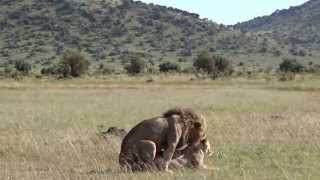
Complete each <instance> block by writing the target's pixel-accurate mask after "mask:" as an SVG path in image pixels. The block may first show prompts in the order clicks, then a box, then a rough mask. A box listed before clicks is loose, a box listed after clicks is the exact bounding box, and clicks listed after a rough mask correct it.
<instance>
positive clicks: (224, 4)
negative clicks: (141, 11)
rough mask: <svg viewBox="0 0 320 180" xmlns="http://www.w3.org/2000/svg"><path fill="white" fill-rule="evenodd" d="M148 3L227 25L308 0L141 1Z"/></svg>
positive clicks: (268, 13)
mask: <svg viewBox="0 0 320 180" xmlns="http://www.w3.org/2000/svg"><path fill="white" fill-rule="evenodd" d="M141 1H143V2H146V3H154V4H160V5H164V6H171V7H175V8H178V9H182V10H186V11H189V12H193V13H197V14H200V16H201V18H208V19H211V20H212V21H214V22H217V23H222V24H226V25H231V24H235V23H237V22H243V21H247V20H250V19H253V18H254V17H258V16H263V15H270V14H272V13H273V12H274V11H276V10H277V9H279V10H280V9H287V8H289V7H290V6H297V5H301V4H303V3H305V2H307V0H141Z"/></svg>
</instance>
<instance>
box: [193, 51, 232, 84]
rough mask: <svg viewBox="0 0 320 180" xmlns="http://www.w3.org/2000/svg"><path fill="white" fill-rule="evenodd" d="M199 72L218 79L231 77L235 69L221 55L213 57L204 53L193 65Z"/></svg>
mask: <svg viewBox="0 0 320 180" xmlns="http://www.w3.org/2000/svg"><path fill="white" fill-rule="evenodd" d="M193 66H194V67H195V69H196V70H197V71H203V72H205V73H207V74H209V75H210V76H211V78H213V79H216V78H218V77H222V76H230V75H231V74H232V72H233V68H232V66H231V63H230V61H229V60H227V59H226V58H224V57H223V56H220V55H213V56H211V55H210V54H209V53H208V52H202V53H200V54H199V55H198V57H197V58H196V59H195V62H194V64H193Z"/></svg>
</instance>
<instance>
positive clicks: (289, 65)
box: [279, 59, 305, 73]
mask: <svg viewBox="0 0 320 180" xmlns="http://www.w3.org/2000/svg"><path fill="white" fill-rule="evenodd" d="M304 69H305V68H304V66H303V65H302V64H300V63H299V62H298V61H297V60H296V59H283V61H282V63H280V65H279V70H280V71H281V72H285V73H289V72H291V73H300V72H303V71H304Z"/></svg>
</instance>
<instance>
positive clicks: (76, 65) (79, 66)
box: [61, 50, 89, 77]
mask: <svg viewBox="0 0 320 180" xmlns="http://www.w3.org/2000/svg"><path fill="white" fill-rule="evenodd" d="M61 64H63V65H64V67H63V68H66V69H64V70H67V68H70V75H71V76H72V77H79V76H81V75H82V74H84V73H85V72H87V70H88V68H89V61H88V60H87V59H86V58H85V57H84V56H83V55H81V54H80V53H79V52H75V51H70V50H69V51H66V52H65V53H64V54H63V58H62V61H61Z"/></svg>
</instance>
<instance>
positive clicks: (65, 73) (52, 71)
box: [41, 63, 71, 78]
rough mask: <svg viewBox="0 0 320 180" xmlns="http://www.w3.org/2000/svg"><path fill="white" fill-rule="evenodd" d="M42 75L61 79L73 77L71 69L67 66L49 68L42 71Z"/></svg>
mask: <svg viewBox="0 0 320 180" xmlns="http://www.w3.org/2000/svg"><path fill="white" fill-rule="evenodd" d="M41 74H42V75H56V76H59V77H63V78H66V77H69V76H70V75H71V67H70V66H69V65H67V64H62V63H60V64H57V65H53V66H51V67H48V68H43V69H41Z"/></svg>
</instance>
